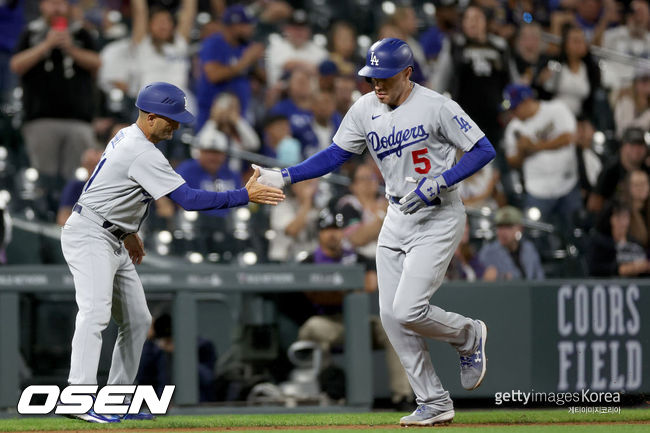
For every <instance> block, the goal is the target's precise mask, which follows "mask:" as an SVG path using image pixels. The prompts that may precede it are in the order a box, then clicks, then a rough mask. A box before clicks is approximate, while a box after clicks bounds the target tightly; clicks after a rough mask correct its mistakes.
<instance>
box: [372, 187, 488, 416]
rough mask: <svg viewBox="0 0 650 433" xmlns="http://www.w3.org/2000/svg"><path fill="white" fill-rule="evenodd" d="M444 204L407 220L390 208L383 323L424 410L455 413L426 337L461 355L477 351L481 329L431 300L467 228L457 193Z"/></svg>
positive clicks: (380, 263)
mask: <svg viewBox="0 0 650 433" xmlns="http://www.w3.org/2000/svg"><path fill="white" fill-rule="evenodd" d="M445 198H446V200H444V201H443V205H441V206H435V207H430V208H424V209H421V210H419V211H417V212H415V213H414V214H412V215H404V214H403V213H402V212H400V211H399V205H396V204H394V203H391V204H390V205H389V207H388V212H387V215H386V219H385V220H384V225H383V227H382V229H381V232H380V234H379V240H378V246H377V279H378V282H379V308H380V316H381V322H382V325H383V326H384V329H385V330H386V333H387V334H388V338H389V339H390V342H391V344H392V345H393V347H394V348H395V351H396V352H397V354H398V355H399V357H400V361H401V362H402V365H403V366H404V368H405V369H406V373H407V375H408V378H409V382H410V383H411V387H412V388H413V391H414V392H415V396H416V402H417V404H418V405H420V404H424V405H427V406H431V407H433V408H435V409H438V410H443V411H444V410H449V409H452V408H453V403H452V401H451V398H450V397H449V392H448V391H446V390H445V389H444V388H443V386H442V384H441V382H440V379H439V378H438V376H437V375H436V372H435V370H434V368H433V364H432V362H431V357H430V356H429V350H428V348H427V344H426V340H425V339H426V338H431V339H434V340H439V341H445V342H447V343H450V344H451V345H452V346H454V347H455V348H456V350H457V351H458V352H459V353H460V354H463V355H465V354H469V353H472V352H473V351H474V350H476V347H477V346H478V342H479V338H480V333H481V331H480V327H479V326H478V325H477V324H476V322H474V321H473V320H472V319H469V318H467V317H464V316H461V315H460V314H457V313H452V312H448V311H444V310H443V309H441V308H439V307H437V306H435V305H431V304H430V303H429V300H430V299H431V296H432V295H433V294H434V293H435V292H436V290H438V288H439V287H440V285H441V284H442V281H443V279H444V276H445V272H446V271H447V267H448V266H449V262H450V261H451V258H452V256H453V254H454V251H455V250H456V247H457V246H458V244H459V243H460V240H461V237H462V235H463V230H464V228H465V218H466V216H465V208H464V206H463V203H462V201H461V200H460V197H459V196H458V193H457V191H451V192H448V193H447V194H446V197H445Z"/></svg>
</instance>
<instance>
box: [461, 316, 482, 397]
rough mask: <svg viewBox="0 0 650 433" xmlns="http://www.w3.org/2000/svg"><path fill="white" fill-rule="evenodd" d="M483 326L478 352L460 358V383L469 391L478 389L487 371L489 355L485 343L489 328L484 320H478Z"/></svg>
mask: <svg viewBox="0 0 650 433" xmlns="http://www.w3.org/2000/svg"><path fill="white" fill-rule="evenodd" d="M477 322H478V324H479V325H481V338H480V340H479V342H478V347H477V348H476V351H475V352H474V353H472V354H471V355H469V356H463V355H461V356H460V383H461V384H462V385H463V388H465V389H466V390H468V391H471V390H473V389H476V388H478V387H479V386H480V385H481V382H483V378H484V377H485V371H486V370H487V355H486V354H485V342H486V341H487V326H485V323H483V321H482V320H477Z"/></svg>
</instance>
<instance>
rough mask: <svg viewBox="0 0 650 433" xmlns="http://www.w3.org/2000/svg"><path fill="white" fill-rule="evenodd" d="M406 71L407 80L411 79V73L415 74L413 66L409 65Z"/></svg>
mask: <svg viewBox="0 0 650 433" xmlns="http://www.w3.org/2000/svg"><path fill="white" fill-rule="evenodd" d="M405 71H406V79H407V80H410V79H411V75H413V66H409V67H407V68H406V69H405Z"/></svg>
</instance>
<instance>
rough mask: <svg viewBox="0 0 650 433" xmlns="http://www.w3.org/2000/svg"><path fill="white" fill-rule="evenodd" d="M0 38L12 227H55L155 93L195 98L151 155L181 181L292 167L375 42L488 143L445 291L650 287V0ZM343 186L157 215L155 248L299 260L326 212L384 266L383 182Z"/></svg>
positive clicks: (278, 11)
mask: <svg viewBox="0 0 650 433" xmlns="http://www.w3.org/2000/svg"><path fill="white" fill-rule="evenodd" d="M0 21H1V22H2V23H3V24H2V30H1V31H0V34H2V38H0V40H1V41H2V42H0V92H1V96H2V123H1V125H0V126H1V130H0V131H1V137H2V143H1V145H2V148H1V149H2V151H1V152H0V158H1V159H2V163H1V164H0V176H1V181H2V189H3V191H4V192H3V193H2V196H1V197H0V199H1V200H0V201H2V203H0V204H2V205H3V208H4V209H5V212H4V213H3V215H4V218H3V219H4V220H6V221H9V219H10V215H13V216H14V217H17V218H26V219H29V220H33V221H41V222H51V223H54V222H56V223H58V224H63V223H64V222H65V219H66V218H67V216H68V215H69V213H70V209H71V207H72V205H73V204H74V203H75V201H76V199H77V197H78V196H79V194H80V192H81V189H82V187H83V184H84V182H85V180H86V179H87V178H88V177H89V175H90V173H91V172H92V170H93V167H94V165H95V164H96V162H97V160H98V156H99V155H100V153H101V151H102V147H103V146H105V143H107V142H108V141H109V140H110V138H111V137H112V136H113V135H114V134H115V133H116V132H117V131H118V130H119V129H120V128H122V127H124V126H126V125H128V124H130V123H132V122H133V121H134V118H135V115H136V114H137V113H136V112H135V111H134V104H133V102H134V98H135V96H136V95H137V92H138V90H139V89H140V88H141V87H142V86H143V85H144V84H146V83H149V82H153V81H167V82H170V83H173V84H175V85H177V86H179V87H181V88H182V89H184V90H185V92H186V94H187V104H188V107H190V111H192V112H194V113H195V114H196V115H197V116H196V117H197V119H196V122H195V123H194V124H193V125H191V127H187V128H185V129H183V128H182V129H181V130H179V131H177V133H176V135H175V136H174V138H173V139H172V140H170V141H168V142H165V143H162V144H161V146H160V149H161V151H163V153H164V154H165V156H166V157H167V158H168V159H169V160H170V161H171V162H172V165H173V166H174V168H175V169H176V170H177V171H178V172H179V173H180V174H181V175H182V176H183V177H184V178H185V179H186V180H187V182H188V184H189V185H190V186H192V187H196V188H199V187H200V188H204V189H209V190H215V191H218V190H225V189H231V188H238V187H241V185H242V179H246V178H247V176H249V175H250V172H251V168H250V164H251V162H258V163H261V164H263V165H271V166H287V165H291V164H295V163H296V162H299V161H301V160H303V159H304V158H306V157H308V156H310V155H312V154H313V153H315V152H316V151H318V150H320V149H323V148H325V147H327V146H328V145H329V144H330V143H331V140H332V136H333V134H334V132H335V131H336V129H337V127H338V125H339V124H340V122H341V119H342V118H343V116H344V115H345V113H346V111H347V109H348V108H349V107H350V105H351V104H352V103H353V102H354V101H355V100H356V99H357V98H358V97H359V96H360V95H361V94H363V93H366V92H369V91H371V88H370V85H369V84H368V83H367V82H365V81H364V80H362V79H360V77H358V76H357V75H356V72H357V71H358V69H359V68H360V67H361V66H362V65H363V64H364V62H365V52H366V50H367V48H368V47H369V45H370V44H371V43H372V42H373V41H374V40H376V39H379V38H383V37H398V38H401V39H403V40H405V41H407V42H408V43H409V45H410V46H411V48H412V50H413V53H414V56H415V61H416V64H415V70H414V74H413V79H414V80H415V81H417V82H418V83H420V84H423V85H426V86H428V87H430V88H432V89H434V90H436V91H438V92H441V93H447V94H449V95H450V96H451V97H452V98H454V99H455V100H456V101H458V102H459V104H460V105H461V106H463V107H465V109H466V111H467V112H468V114H469V115H470V116H471V117H472V118H473V119H474V120H475V121H476V122H477V123H478V124H479V126H481V128H482V129H483V131H485V132H486V134H487V136H488V137H489V139H490V141H491V142H492V143H494V144H495V147H496V148H497V154H498V157H497V159H496V160H495V161H494V162H493V163H491V164H490V165H488V166H487V167H485V168H484V169H483V170H481V171H480V172H478V173H476V174H475V175H474V176H472V177H471V178H469V179H467V180H465V181H464V182H463V183H462V186H461V189H462V195H463V198H464V201H465V204H466V206H467V208H468V213H469V216H470V217H469V222H468V225H467V235H466V239H465V240H464V241H463V242H462V243H461V246H460V247H459V249H458V251H457V253H456V256H455V259H454V262H453V263H452V266H451V267H450V271H449V273H448V278H449V279H468V280H475V279H485V280H495V279H513V278H535V279H539V278H544V277H545V276H546V277H552V276H583V275H594V276H613V275H619V276H639V275H645V274H648V273H650V264H649V262H648V259H647V257H648V248H649V245H650V235H649V234H650V226H649V223H650V207H649V206H650V199H649V195H650V184H649V182H648V173H650V156H649V155H648V145H649V144H650V143H649V140H648V138H649V134H648V130H649V128H650V106H649V98H650V66H648V65H649V63H648V61H649V58H650V31H649V25H650V12H649V6H648V2H647V1H645V0H632V1H614V0H584V1H575V0H548V1H530V0H529V1H505V0H477V1H471V2H470V1H468V0H465V1H463V0H435V1H409V2H392V1H386V2H381V3H378V2H368V1H362V0H358V1H352V2H342V1H334V2H324V1H321V2H319V1H313V2H301V1H289V2H287V1H284V0H257V1H248V2H242V3H234V2H230V1H225V0H211V1H205V0H130V1H128V0H122V1H120V0H96V1H93V0H40V1H39V2H27V1H24V0H12V1H7V2H3V3H2V5H0ZM459 156H460V155H459ZM339 174H340V175H342V176H331V177H330V178H328V179H325V180H323V179H321V180H318V181H313V182H304V183H299V184H296V185H292V186H291V187H290V188H289V195H288V198H287V200H286V201H285V202H284V203H282V204H281V205H280V206H278V207H276V208H272V209H265V208H262V207H256V206H250V207H249V208H243V209H236V210H232V211H224V212H223V214H222V215H221V217H216V218H215V217H212V216H210V217H207V216H203V215H200V214H196V213H193V212H185V211H182V209H179V208H176V207H175V205H174V204H173V203H171V201H169V200H166V199H164V198H163V199H161V200H158V201H157V202H156V203H155V211H154V212H152V214H153V218H150V220H149V223H148V224H147V226H146V227H145V228H144V229H143V234H144V236H143V237H144V238H145V242H146V245H147V247H148V249H149V250H150V251H153V252H156V253H158V254H160V255H172V256H182V257H186V258H187V259H188V260H189V261H191V262H194V263H196V262H201V261H206V262H215V263H239V264H253V263H261V262H295V261H301V260H303V259H305V258H306V257H307V256H308V255H310V254H311V253H313V252H314V251H315V250H316V249H317V248H318V227H317V219H318V214H319V212H320V211H321V210H323V209H325V208H327V209H329V210H330V211H332V212H333V213H335V214H341V215H342V217H343V219H344V227H343V233H344V242H345V245H346V248H347V247H349V248H352V249H354V250H355V251H356V253H357V254H359V255H362V256H364V257H365V258H368V259H372V258H373V256H374V248H375V245H376V238H377V235H378V233H379V229H380V227H381V223H382V220H383V217H384V215H385V210H386V205H387V203H386V200H385V199H384V197H383V194H382V179H381V177H380V176H379V173H378V171H377V168H376V167H375V165H374V163H373V161H372V159H371V158H369V157H367V156H362V157H360V158H357V159H356V160H354V161H353V162H352V163H348V164H346V165H345V166H344V167H342V168H341V170H340V173H339ZM7 225H8V224H7V223H5V224H1V225H0V226H2V227H6V226H7ZM3 232H5V233H8V232H9V230H8V229H5V230H3ZM206 233H209V234H210V235H208V236H205V234H206ZM3 239H4V244H3V247H6V243H7V241H8V238H7V236H4V237H3ZM592 245H596V246H598V248H591V246H592ZM3 261H4V262H9V263H12V258H11V257H3ZM370 261H372V260H370Z"/></svg>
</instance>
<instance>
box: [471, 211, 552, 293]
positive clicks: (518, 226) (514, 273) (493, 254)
mask: <svg viewBox="0 0 650 433" xmlns="http://www.w3.org/2000/svg"><path fill="white" fill-rule="evenodd" d="M494 222H495V224H496V226H497V239H496V240H495V241H493V242H491V243H489V244H487V245H484V246H483V248H481V250H480V251H479V253H478V258H479V260H480V261H481V263H483V265H485V268H486V269H485V272H486V273H487V272H488V271H489V272H490V273H492V272H494V270H493V269H491V268H496V270H497V278H498V279H499V280H521V279H526V280H543V279H544V269H542V263H541V261H540V258H539V253H538V252H537V249H536V248H535V245H533V243H532V242H531V241H529V240H527V239H525V238H523V237H522V229H523V228H522V223H523V215H522V214H521V211H520V210H519V209H517V208H515V207H513V206H504V207H502V208H500V209H499V210H497V212H496V215H495V218H494Z"/></svg>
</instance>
